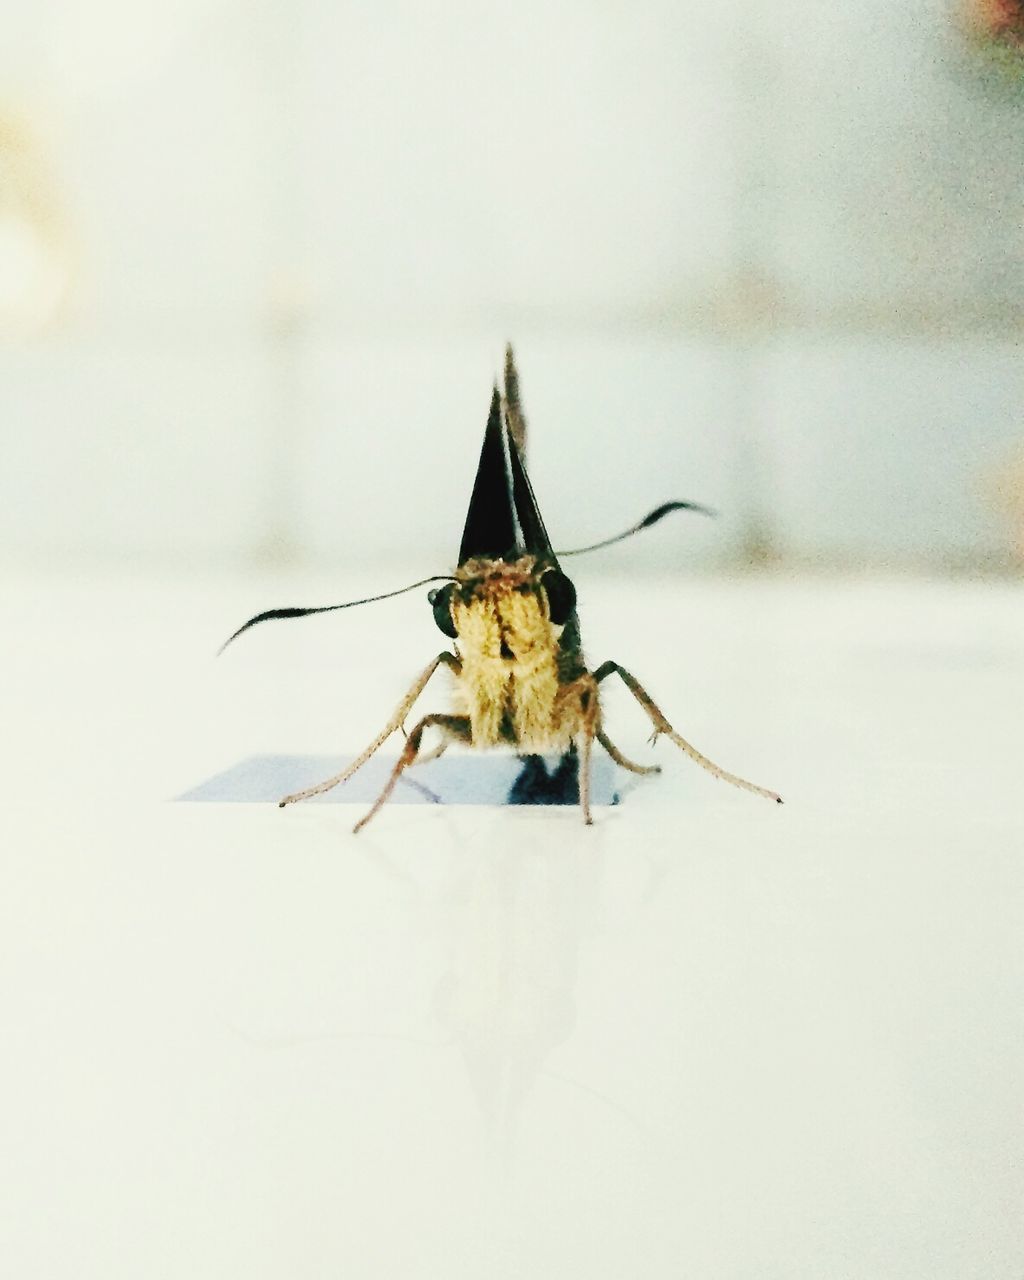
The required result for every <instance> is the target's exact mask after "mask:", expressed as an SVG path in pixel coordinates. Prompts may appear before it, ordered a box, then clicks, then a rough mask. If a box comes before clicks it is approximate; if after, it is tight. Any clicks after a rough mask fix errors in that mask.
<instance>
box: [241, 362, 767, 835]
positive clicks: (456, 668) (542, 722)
mask: <svg viewBox="0 0 1024 1280" xmlns="http://www.w3.org/2000/svg"><path fill="white" fill-rule="evenodd" d="M525 453H526V419H525V417H524V414H523V409H522V404H521V402H520V398H519V379H518V375H517V373H516V367H515V360H514V357H513V354H512V348H511V347H509V348H508V349H507V351H506V356H505V393H504V395H502V394H501V393H500V392H499V390H498V387H497V385H495V387H494V391H493V394H492V396H491V407H490V413H489V414H488V418H487V427H486V430H485V432H484V442H483V448H482V449H481V451H480V461H479V464H478V466H477V473H476V481H475V483H474V485H473V492H472V496H471V497H470V502H469V513H468V515H467V516H466V524H465V528H464V530H463V533H462V546H461V549H460V551H459V564H458V568H457V569H456V570H455V572H454V573H453V574H442V575H437V576H434V577H430V578H424V579H422V580H421V581H419V582H414V583H412V584H410V585H409V586H407V587H402V588H401V589H400V590H399V591H389V592H386V593H385V594H384V595H380V596H371V597H369V598H368V599H366V600H351V601H348V602H347V603H345V604H336V605H321V606H319V607H314V608H286V609H270V610H268V611H267V612H266V613H260V614H257V615H256V617H254V618H250V619H249V621H248V622H246V623H245V624H244V625H243V626H241V627H239V629H238V630H237V631H236V632H235V633H234V635H232V636H231V637H230V638H229V639H228V640H227V641H226V643H225V645H224V648H226V647H227V645H228V644H230V643H231V641H232V640H234V639H236V638H237V637H238V636H240V635H241V634H242V632H243V631H246V630H248V628H249V627H253V626H255V625H256V624H257V623H259V622H266V621H269V620H270V619H273V618H301V617H306V616H308V615H309V614H314V613H328V612H331V611H332V610H335V609H347V608H351V607H353V606H355V605H359V604H369V603H371V602H372V601H374V600H386V599H388V598H389V597H391V596H396V595H400V594H401V593H402V592H404V591H412V590H415V589H416V588H417V587H422V586H425V585H427V583H431V582H444V583H445V584H446V585H445V586H443V587H439V588H438V587H435V588H434V589H433V590H431V591H430V592H429V593H428V599H429V601H430V604H431V606H432V608H433V611H434V620H435V621H436V623H437V626H438V628H439V629H440V630H441V631H442V632H443V633H444V635H446V636H447V637H448V638H449V639H450V640H452V641H453V642H454V643H453V646H452V647H453V649H454V650H455V652H454V653H451V652H449V651H448V650H442V652H441V653H439V654H438V655H437V657H436V658H434V659H433V661H432V662H431V663H430V664H429V665H428V666H427V667H426V669H425V670H424V671H423V672H422V673H421V674H420V676H419V677H418V678H417V680H416V681H415V683H414V684H413V685H412V687H411V688H410V690H409V692H408V693H407V694H406V695H405V697H404V698H403V699H402V701H401V703H400V704H399V706H398V708H397V710H396V711H395V713H394V715H393V716H392V717H391V718H390V719H389V720H388V722H387V724H386V725H385V726H384V728H383V729H382V730H381V731H380V733H379V734H378V735H377V736H376V738H374V740H373V741H372V742H371V743H370V745H369V746H368V747H367V748H366V750H365V751H364V752H363V753H362V754H361V755H360V756H358V757H357V758H356V759H355V760H353V762H352V763H351V764H350V765H349V766H348V767H347V768H346V769H345V770H343V771H342V772H341V773H339V774H337V775H335V776H334V777H333V778H327V779H326V780H325V781H324V782H321V783H318V784H317V785H316V786H313V787H309V788H307V789H306V790H305V791H298V792H296V793H295V794H294V795H289V796H285V798H284V799H283V800H281V801H280V805H281V807H282V808H283V807H284V806H285V805H287V804H291V803H292V802H293V801H296V800H306V799H308V798H309V797H310V796H315V795H320V794H321V793H322V792H324V791H329V790H330V789H331V788H332V787H336V786H338V785H339V784H340V783H343V782H345V781H346V780H347V779H349V778H351V777H352V775H353V774H354V773H355V772H356V770H357V769H359V768H361V767H362V766H363V765H364V764H365V763H366V762H367V760H369V759H370V757H371V756H372V755H373V754H374V752H376V751H377V750H378V748H379V747H381V746H382V745H383V743H384V742H386V741H387V739H388V738H390V737H391V735H392V734H393V733H396V732H397V731H398V730H399V729H401V730H402V732H403V733H404V732H405V720H406V718H407V716H408V715H409V712H410V711H411V709H412V707H413V704H414V703H415V702H416V700H417V698H418V697H419V696H420V694H421V693H422V692H423V690H424V688H425V687H426V685H427V682H428V681H429V680H430V678H431V676H432V675H433V674H434V672H435V671H436V670H437V669H438V667H441V666H446V667H448V668H449V669H450V670H451V672H452V673H453V675H454V676H455V684H456V711H455V712H454V713H452V714H448V713H436V712H435V713H431V714H430V715H425V716H423V717H422V719H420V720H419V721H418V722H417V723H416V725H415V726H414V727H413V729H412V730H411V731H409V732H408V734H407V736H406V740H405V746H404V748H403V750H402V754H401V755H400V756H399V758H398V762H397V763H396V764H395V767H394V769H393V770H392V772H391V776H390V778H389V779H388V781H387V784H386V786H385V787H384V790H383V791H382V792H381V793H380V796H379V797H378V798H377V801H376V803H375V804H374V805H373V807H372V808H371V809H370V810H369V812H368V813H366V814H365V815H364V816H363V817H362V818H361V819H360V820H359V822H357V823H356V825H355V828H354V830H355V831H359V830H360V828H362V827H364V826H365V825H366V823H367V822H369V821H370V819H371V818H372V817H373V816H374V815H375V814H376V813H377V811H378V810H379V809H380V808H381V806H382V805H383V804H384V802H385V801H386V800H387V799H388V797H389V796H390V795H391V792H392V791H393V790H394V787H395V784H396V783H397V782H398V779H399V778H400V777H401V775H402V773H403V772H404V771H405V770H406V769H407V768H409V766H410V765H412V764H414V763H416V761H417V759H420V760H421V762H422V760H424V759H436V758H437V757H438V756H439V755H441V754H442V753H443V752H444V751H445V750H446V748H447V747H448V746H449V744H451V743H453V742H456V743H463V744H464V745H466V746H469V747H473V748H476V749H487V748H490V747H510V748H513V749H514V750H515V751H516V752H517V753H519V754H520V755H521V756H531V755H539V754H540V753H544V752H557V753H560V754H561V755H562V756H563V758H564V757H565V756H575V757H576V758H577V762H578V764H577V767H578V778H579V803H580V808H581V809H582V811H583V820H584V822H586V823H588V824H589V823H590V822H591V816H590V753H591V749H592V746H593V743H594V740H595V739H596V740H597V741H598V742H599V743H600V744H601V746H602V747H604V749H605V751H607V752H608V754H609V755H610V756H611V758H612V759H613V760H614V761H615V762H616V763H617V764H619V765H620V766H621V767H622V768H624V769H628V770H629V771H631V772H632V773H658V772H659V768H658V766H657V765H642V764H637V763H635V762H634V761H632V760H629V759H627V758H626V757H625V756H624V755H623V754H622V752H621V751H620V750H619V749H618V747H616V746H615V744H614V743H613V742H612V741H611V739H610V738H609V737H608V735H607V734H606V733H605V730H604V727H603V723H602V719H601V704H600V699H599V688H600V685H601V682H602V681H603V680H606V679H607V678H608V676H611V675H617V676H618V677H619V678H620V679H621V680H622V681H623V682H624V684H625V685H626V687H627V688H628V689H629V691H630V693H632V695H633V697H634V698H636V700H637V702H639V704H640V706H641V707H642V708H643V709H644V711H645V712H646V714H647V716H648V718H649V719H650V721H651V724H652V725H653V726H654V733H653V735H652V737H651V742H652V743H653V742H655V741H656V740H657V739H658V737H659V736H661V735H662V734H663V735H664V736H665V737H666V738H670V739H671V740H672V741H673V742H674V743H675V744H676V746H677V747H679V748H680V749H681V750H682V751H684V752H685V753H686V754H687V755H688V756H689V757H690V758H691V759H692V760H695V761H696V762H697V764H699V765H701V766H702V767H703V768H705V769H707V770H708V772H709V773H712V774H714V776H715V777H716V778H722V779H724V781H726V782H731V783H732V784H733V785H734V786H737V787H742V788H743V789H744V790H746V791H752V792H754V793H755V794H756V795H760V796H765V797H766V798H767V799H769V800H774V801H776V802H777V803H778V804H781V803H782V799H781V797H780V796H778V795H776V794H775V792H774V791H768V790H766V789H765V788H764V787H758V786H755V785H754V783H752V782H747V781H745V780H744V779H743V778H738V777H736V776H735V775H734V774H731V773H727V772H726V771H725V770H724V769H721V768H719V766H718V765H716V764H713V763H712V762H711V761H710V760H709V759H708V758H707V757H706V756H704V755H702V754H701V753H700V752H699V751H698V750H697V749H696V748H695V747H693V746H691V745H690V743H688V742H686V741H685V740H684V739H683V738H681V737H680V736H679V734H678V733H676V731H675V729H673V727H672V726H671V725H670V724H669V722H668V720H666V718H665V716H664V715H663V714H662V712H661V710H660V709H659V708H658V706H657V705H656V704H655V702H654V700H653V699H652V698H651V696H650V694H648V693H647V691H646V690H645V689H644V688H643V687H642V686H641V684H640V683H639V681H638V680H637V679H636V678H635V677H634V676H633V675H631V674H630V672H628V671H627V670H626V669H625V667H622V666H620V665H619V664H618V663H617V662H603V663H601V665H600V666H599V667H596V668H595V669H594V670H589V669H588V667H587V664H586V662H585V661H584V658H583V651H582V648H581V644H580V628H579V620H578V618H577V615H576V590H575V588H574V587H573V584H572V582H571V581H570V580H569V578H567V577H566V575H565V574H564V573H563V572H562V570H561V568H560V567H559V563H558V556H557V555H556V553H555V552H554V551H553V550H552V547H551V542H550V540H549V538H548V535H547V531H546V530H545V528H544V521H543V520H542V519H541V515H540V511H539V509H538V507H537V500H536V498H535V497H534V493H533V486H532V485H531V484H530V479H529V476H528V475H527V472H526V464H525ZM682 509H689V510H696V511H703V512H704V513H705V514H710V513H709V512H708V511H707V508H704V507H700V506H698V505H697V504H696V503H692V502H667V503H664V504H663V505H662V506H660V507H657V508H656V509H655V510H654V511H652V512H650V514H649V515H647V516H645V517H644V519H643V520H641V521H640V522H639V523H638V524H636V525H634V526H633V527H632V528H630V529H627V530H626V531H625V532H624V533H620V534H617V535H616V536H615V537H612V538H606V539H605V540H604V541H602V542H597V543H594V544H593V545H592V546H589V547H579V548H577V549H575V550H573V551H564V552H562V553H561V554H562V555H563V556H568V555H579V554H581V553H582V552H585V551H594V550H596V549H598V548H599V547H605V546H609V545H611V544H612V543H613V542H618V541H620V540H621V539H623V538H627V537H630V536H631V535H632V534H634V533H638V532H639V531H640V530H641V529H645V528H648V527H649V526H650V525H652V524H655V523H656V522H657V521H658V520H660V519H661V518H662V517H663V516H665V515H668V514H669V512H671V511H678V510H682ZM428 729H435V730H437V731H439V733H440V735H441V742H440V744H439V746H438V747H437V748H436V749H435V750H434V751H433V752H432V753H430V755H429V756H425V757H420V755H419V752H420V744H421V743H422V741H423V735H424V733H425V732H426V731H427V730H428Z"/></svg>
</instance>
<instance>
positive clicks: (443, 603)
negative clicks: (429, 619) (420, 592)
mask: <svg viewBox="0 0 1024 1280" xmlns="http://www.w3.org/2000/svg"><path fill="white" fill-rule="evenodd" d="M455 586H456V584H455V583H454V582H449V583H448V585H447V586H446V587H435V588H434V589H433V591H428V592H427V599H428V600H429V601H430V603H431V605H432V606H433V609H434V621H435V622H436V623H437V626H438V630H439V631H442V632H443V633H444V634H445V635H446V636H448V638H449V639H450V640H454V639H455V638H456V637H457V636H458V634H459V633H458V632H457V631H456V630H455V623H454V622H453V621H452V596H453V595H454V594H455Z"/></svg>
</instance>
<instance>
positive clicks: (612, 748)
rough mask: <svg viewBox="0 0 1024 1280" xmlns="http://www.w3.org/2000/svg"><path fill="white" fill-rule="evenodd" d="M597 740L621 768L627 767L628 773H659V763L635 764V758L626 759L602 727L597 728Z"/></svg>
mask: <svg viewBox="0 0 1024 1280" xmlns="http://www.w3.org/2000/svg"><path fill="white" fill-rule="evenodd" d="M597 740H598V742H600V744H601V746H602V747H604V749H605V751H607V752H608V754H609V755H610V756H611V758H612V759H613V760H614V761H615V763H616V764H617V765H621V766H622V768H623V769H628V770H629V771H630V773H661V765H660V764H637V763H636V761H635V760H629V759H627V757H626V756H624V755H623V754H622V752H621V751H620V750H619V749H618V747H617V746H616V745H615V743H614V742H612V740H611V738H609V737H608V735H607V734H606V733H605V731H604V730H603V729H598V731H597Z"/></svg>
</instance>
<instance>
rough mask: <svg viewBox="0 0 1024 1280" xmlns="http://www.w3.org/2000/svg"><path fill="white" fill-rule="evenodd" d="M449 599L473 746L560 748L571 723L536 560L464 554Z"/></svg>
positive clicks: (461, 690)
mask: <svg viewBox="0 0 1024 1280" xmlns="http://www.w3.org/2000/svg"><path fill="white" fill-rule="evenodd" d="M457 578H458V581H459V582H460V584H462V590H461V592H457V593H456V596H455V599H454V601H453V605H452V619H453V621H454V623H455V628H456V631H457V632H458V642H457V649H458V654H459V659H460V661H461V663H462V674H461V676H460V677H459V695H460V699H461V701H462V703H463V706H464V709H465V712H466V714H467V715H468V716H469V717H470V720H471V722H472V729H473V744H474V746H479V747H491V746H497V745H498V744H499V743H511V744H514V745H517V746H520V747H523V748H525V749H527V750H529V751H544V750H547V749H558V748H564V747H565V746H567V745H568V741H569V738H570V737H571V734H572V729H573V728H574V726H572V727H571V726H569V725H566V724H564V723H563V720H564V717H563V716H562V715H561V714H560V698H559V693H560V688H559V679H558V638H559V635H560V634H561V630H562V628H561V627H556V626H554V625H553V623H552V622H551V619H550V617H549V616H548V608H547V600H546V597H545V595H544V592H543V590H542V588H540V586H539V584H538V581H537V578H536V577H535V574H534V559H533V557H532V556H524V557H523V558H522V559H520V560H517V561H515V562H514V563H511V564H506V563H505V562H504V561H501V560H498V561H485V560H470V561H467V563H466V564H464V565H462V566H460V568H459V571H458V575H457Z"/></svg>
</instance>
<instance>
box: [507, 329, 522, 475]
mask: <svg viewBox="0 0 1024 1280" xmlns="http://www.w3.org/2000/svg"><path fill="white" fill-rule="evenodd" d="M505 417H506V418H507V419H508V428H509V430H510V431H511V432H512V439H513V440H514V441H515V442H516V448H517V449H518V450H519V452H520V453H521V454H522V455H523V457H524V458H525V457H526V417H525V415H524V414H523V405H522V401H521V400H520V399H519V374H518V373H517V372H516V358H515V356H514V355H513V354H512V346H511V344H509V345H508V346H507V347H506V348H505Z"/></svg>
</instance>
